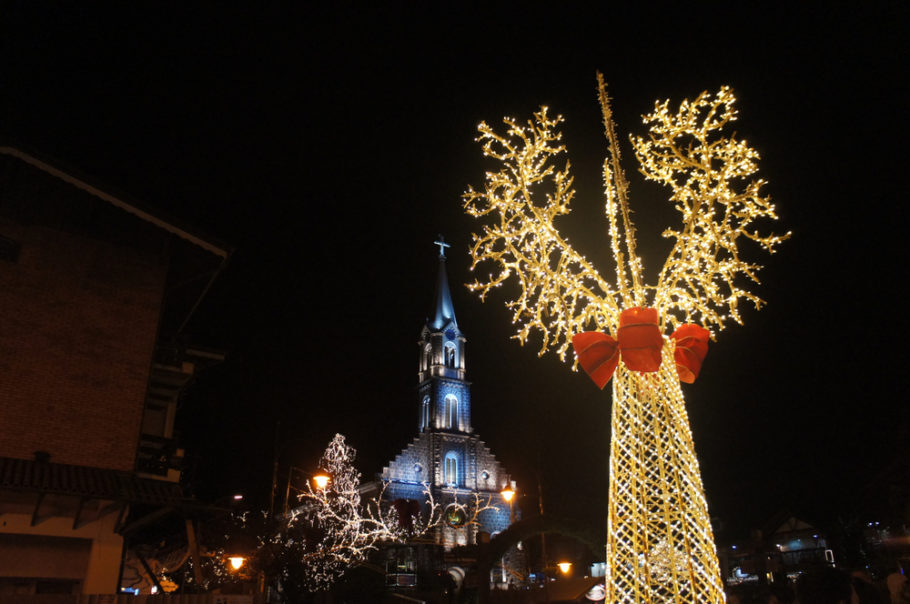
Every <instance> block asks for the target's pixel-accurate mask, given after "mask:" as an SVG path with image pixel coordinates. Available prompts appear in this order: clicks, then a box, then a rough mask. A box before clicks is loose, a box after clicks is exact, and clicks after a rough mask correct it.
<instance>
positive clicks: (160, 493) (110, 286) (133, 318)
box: [0, 145, 229, 600]
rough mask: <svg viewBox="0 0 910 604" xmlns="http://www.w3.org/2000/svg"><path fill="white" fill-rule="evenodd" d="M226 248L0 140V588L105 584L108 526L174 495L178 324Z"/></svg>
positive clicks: (117, 536)
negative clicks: (4, 144) (1, 143)
mask: <svg viewBox="0 0 910 604" xmlns="http://www.w3.org/2000/svg"><path fill="white" fill-rule="evenodd" d="M228 255H229V252H228V250H227V249H226V248H224V247H223V246H220V245H218V244H215V243H213V242H211V241H210V240H208V239H204V238H201V237H199V236H197V235H194V234H192V233H190V232H189V231H187V230H186V229H183V228H181V227H179V226H176V225H175V224H174V223H173V222H170V221H166V220H163V219H161V218H160V217H158V216H156V215H154V214H152V213H150V212H148V211H146V210H144V209H142V208H141V207H140V206H139V205H137V204H135V203H134V202H130V201H125V200H124V198H123V197H122V196H115V195H113V194H111V193H110V192H108V191H107V190H104V189H101V188H99V187H97V186H94V185H92V184H90V183H89V182H88V181H87V180H86V179H84V178H82V177H80V176H77V175H76V174H75V173H74V172H73V171H72V170H67V169H62V168H61V167H59V165H56V164H54V163H51V162H48V161H45V160H42V159H40V158H38V157H36V156H35V155H33V154H29V153H26V152H23V151H22V150H20V149H18V148H14V147H10V146H2V145H0V375H2V376H3V377H2V379H0V427H2V428H0V600H3V599H4V596H5V595H9V594H17V595H29V594H42V593H60V594H62V593H68V594H80V593H82V594H92V593H99V594H113V593H116V592H117V591H118V589H119V587H120V585H119V579H120V574H121V563H122V560H123V551H124V539H125V538H129V535H130V534H131V531H132V530H134V529H135V528H136V527H140V526H143V525H147V524H149V523H150V522H151V521H152V519H155V518H160V517H161V515H162V513H164V511H167V510H174V509H176V507H179V506H180V505H181V501H182V500H183V494H182V492H181V489H180V486H179V485H178V482H177V481H178V480H179V477H180V472H179V468H180V462H181V457H182V451H181V449H179V448H178V446H177V441H176V439H175V435H174V418H175V414H176V408H177V398H178V396H179V394H180V391H181V389H182V388H183V387H184V385H185V384H187V382H188V381H189V380H191V379H192V377H193V375H194V374H195V373H196V372H197V371H198V370H199V369H200V368H202V367H205V366H206V365H207V364H210V363H215V362H218V361H219V360H220V359H221V358H222V357H221V355H220V354H218V353H216V352H212V351H207V350H204V349H202V348H198V347H193V346H192V345H190V343H188V342H187V341H186V340H185V338H184V336H183V332H184V327H185V326H186V324H187V321H188V320H189V318H190V316H191V315H192V314H193V312H194V311H195V309H196V308H197V306H198V304H199V302H200V301H201V300H202V297H203V296H204V294H205V292H206V291H207V290H208V287H209V285H210V284H211V283H212V281H213V280H214V279H215V277H216V276H217V275H218V273H219V272H220V271H221V269H222V268H223V266H224V264H225V262H226V260H227V258H228Z"/></svg>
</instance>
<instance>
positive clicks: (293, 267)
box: [0, 2, 910, 530]
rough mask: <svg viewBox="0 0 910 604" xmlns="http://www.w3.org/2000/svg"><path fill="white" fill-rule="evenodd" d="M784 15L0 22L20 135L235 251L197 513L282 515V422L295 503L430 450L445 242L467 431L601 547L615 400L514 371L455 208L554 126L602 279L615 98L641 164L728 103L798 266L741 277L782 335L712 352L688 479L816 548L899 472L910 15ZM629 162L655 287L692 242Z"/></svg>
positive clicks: (216, 16)
mask: <svg viewBox="0 0 910 604" xmlns="http://www.w3.org/2000/svg"><path fill="white" fill-rule="evenodd" d="M610 4H613V3H610ZM678 4H679V5H683V4H689V3H678ZM784 4H785V3H781V4H780V5H778V6H779V8H776V9H775V8H769V7H768V6H767V5H758V4H756V5H755V7H756V8H755V9H754V10H753V11H746V10H743V9H735V10H734V9H730V8H728V7H727V6H728V5H721V4H715V3H699V4H698V6H700V7H702V8H701V9H700V10H694V11H693V10H691V9H688V8H687V9H679V10H676V11H673V12H666V13H664V12H658V10H657V8H654V7H651V8H647V9H641V10H632V9H624V10H619V9H612V10H604V11H602V12H586V11H581V10H568V11H567V10H565V9H563V8H560V7H558V5H557V4H553V5H550V6H549V7H547V8H541V9H532V8H530V7H527V6H526V7H520V6H517V5H516V6H515V7H513V8H512V9H511V10H506V9H502V10H491V9H488V8H486V7H481V5H478V7H477V8H473V9H471V8H468V7H466V6H456V5H454V4H453V5H449V6H440V5H433V6H430V4H429V3H427V4H426V5H425V4H421V3H388V4H386V5H385V6H382V7H381V8H376V7H370V8H365V7H364V6H357V5H353V4H341V5H340V6H336V7H335V8H332V9H328V8H325V7H322V8H314V7H312V6H307V7H306V8H305V9H301V10H300V11H297V12H284V11H279V10H277V9H274V10H273V9H264V8H258V7H257V8H251V9H249V10H247V11H239V10H231V11H230V12H225V10H224V9H223V8H222V7H219V6H217V5H216V4H214V3H213V4H211V5H209V6H201V7H199V8H187V7H185V6H182V5H179V4H178V3H173V4H168V5H166V6H164V7H162V6H156V7H155V8H149V9H148V10H143V9H139V8H136V7H135V6H133V5H132V4H131V5H130V6H128V7H122V8H119V9H115V10H113V9H112V10H108V11H106V12H103V13H102V12H101V11H100V10H96V9H91V8H85V7H84V6H81V5H80V4H76V3H60V5H52V4H46V3H40V2H38V3H35V2H21V3H20V2H4V3H3V4H2V15H0V135H2V136H4V137H5V138H7V139H8V140H12V141H15V143H17V144H19V145H21V146H22V147H23V148H25V149H28V150H32V151H35V152H38V153H41V154H43V155H45V156H48V157H51V158H55V159H57V160H59V161H60V162H62V163H64V164H66V165H70V166H73V167H75V168H77V169H78V170H79V171H81V172H82V173H84V174H87V175H90V176H91V177H92V179H93V180H94V181H95V182H98V183H101V184H104V185H106V186H109V187H110V188H112V189H113V190H115V191H123V192H125V193H127V194H128V195H129V196H130V197H133V198H136V199H139V200H142V201H143V202H144V203H145V204H147V205H149V206H151V207H154V208H159V209H160V211H161V213H162V214H163V215H165V216H173V217H175V218H176V219H178V220H179V221H181V222H182V223H184V224H189V225H192V226H193V227H194V228H195V229H196V230H198V231H199V232H202V233H207V234H209V235H211V236H212V237H213V238H215V239H217V240H219V241H223V242H225V243H226V244H227V245H229V246H231V247H233V248H234V250H235V252H234V254H233V256H232V258H231V260H230V264H229V265H228V268H227V270H226V272H225V273H224V274H223V275H222V276H221V277H220V278H219V280H218V281H217V283H216V285H215V287H214V288H213V290H212V291H211V293H210V295H209V296H208V297H207V298H206V300H205V303H204V304H203V305H202V307H201V308H200V309H199V311H198V312H197V314H196V316H195V318H194V320H193V322H192V323H191V324H190V326H189V328H188V334H189V335H191V336H192V339H193V341H195V342H197V343H199V344H205V345H210V346H215V347H221V348H223V349H224V350H226V351H227V354H228V357H227V360H226V361H225V362H224V363H223V364H221V365H220V366H218V367H215V368H212V369H209V370H208V371H206V372H205V373H203V374H201V375H199V377H198V379H197V380H196V382H195V383H194V384H193V386H192V388H191V389H190V390H189V392H188V393H187V395H186V396H185V398H184V399H183V401H182V404H181V408H180V417H179V419H178V423H179V429H180V434H181V443H182V445H183V446H184V447H185V448H186V449H187V455H188V459H187V461H188V466H187V469H186V474H185V476H186V478H187V480H188V482H189V484H190V488H191V491H192V492H193V493H195V494H196V495H197V496H198V497H200V498H202V499H205V500H214V499H216V498H219V497H223V496H225V495H228V494H230V493H232V492H234V491H238V490H240V491H244V492H246V493H247V496H248V500H251V501H253V502H267V500H268V492H269V484H270V481H271V465H272V459H273V442H274V437H275V432H276V422H278V421H280V426H279V439H280V441H281V442H282V443H283V445H282V447H281V466H282V468H283V469H282V474H284V472H286V469H285V468H286V467H287V465H288V464H292V463H293V464H295V465H299V466H302V467H307V466H312V465H313V464H315V463H316V460H317V459H318V457H319V454H320V453H321V451H322V449H323V448H324V447H325V445H326V444H327V443H328V441H329V439H330V438H331V437H332V436H333V435H334V433H336V432H341V433H343V434H345V435H346V436H347V438H348V442H349V443H350V444H352V445H353V446H354V447H356V448H357V449H358V451H359V461H358V466H359V467H360V469H361V470H362V471H363V472H364V473H365V474H367V475H371V474H373V473H375V472H378V471H379V470H381V468H382V466H383V465H385V464H387V463H388V461H390V460H391V459H392V458H393V457H394V455H395V454H396V453H397V452H398V451H400V450H401V449H402V448H403V447H405V446H406V445H407V444H408V442H410V440H411V439H412V438H413V436H415V435H416V431H417V399H416V394H415V391H414V387H415V386H416V383H417V381H416V378H417V375H416V370H417V345H416V341H417V338H418V336H419V333H420V329H421V327H422V325H423V322H424V320H425V318H426V317H427V315H428V313H429V312H430V307H431V304H432V300H433V287H434V281H435V274H436V267H437V260H436V248H435V247H434V246H433V245H432V242H433V240H434V239H435V238H436V236H437V234H438V233H442V234H444V235H445V237H446V240H447V241H449V242H450V243H451V244H452V247H451V249H450V250H449V261H448V270H449V277H450V284H451V285H452V289H453V297H454V301H455V311H456V315H457V318H458V323H459V326H460V327H461V328H462V330H463V331H464V332H465V333H466V335H467V337H468V352H467V355H468V356H467V368H468V379H469V380H471V381H472V383H473V386H472V397H473V424H474V427H475V429H476V430H477V432H478V433H479V434H480V436H481V437H482V438H483V439H484V440H485V441H486V443H487V444H488V445H489V446H490V447H491V449H492V450H493V452H494V453H495V454H496V455H497V457H498V458H499V460H500V461H502V462H503V463H504V465H505V466H506V468H507V469H508V470H509V471H510V472H512V474H513V476H514V477H515V478H516V479H517V480H518V485H519V489H520V490H521V491H522V492H524V493H526V494H527V497H526V498H525V499H524V500H522V503H521V505H523V506H526V507H527V509H528V510H529V511H531V510H532V509H533V508H534V507H535V506H536V503H537V500H536V493H537V480H538V478H537V477H538V475H539V476H540V481H541V485H542V489H543V493H544V505H545V507H546V509H547V510H548V511H552V512H554V513H559V514H567V515H572V516H575V517H578V518H581V519H583V520H586V521H589V522H591V523H592V525H596V526H601V525H603V524H604V523H605V521H604V515H605V510H606V491H607V457H608V442H609V411H610V397H609V394H608V392H600V391H598V390H597V388H596V387H595V386H594V385H593V384H592V383H591V382H590V380H589V379H588V378H587V377H586V376H585V375H584V374H581V373H573V372H571V371H570V370H569V366H568V365H566V364H563V363H561V362H560V361H559V360H558V359H557V358H556V357H555V356H553V355H551V354H548V355H546V356H544V357H542V358H538V357H537V355H536V348H534V347H531V346H528V347H524V348H522V347H520V346H519V344H518V343H517V341H515V340H510V339H509V337H510V335H511V334H512V333H513V331H514V330H513V328H512V326H511V325H510V319H509V315H508V313H507V311H506V309H505V307H504V304H503V303H504V301H505V300H506V297H505V296H504V295H499V296H493V297H492V299H490V300H489V301H488V302H487V303H486V304H481V303H480V301H479V300H478V299H477V298H476V297H475V296H474V295H473V294H471V293H470V292H468V291H467V289H466V288H464V287H462V285H461V284H463V283H465V282H467V281H469V280H470V279H471V278H470V275H469V272H468V265H469V257H468V254H467V249H468V244H469V241H470V236H471V232H472V231H474V230H475V229H478V228H479V224H477V223H476V222H475V221H474V220H473V219H471V218H469V217H467V216H465V215H464V214H463V212H462V209H461V203H460V194H461V192H462V191H463V190H464V189H465V188H466V186H467V185H468V184H473V185H474V186H481V185H482V183H483V171H484V170H485V169H491V168H495V167H496V166H495V164H492V163H485V162H484V160H483V158H482V156H481V153H480V150H479V146H478V145H477V144H476V143H474V142H473V139H474V136H475V132H476V130H475V128H476V125H477V123H478V122H480V121H481V120H486V121H488V122H490V123H498V122H499V120H500V118H501V117H502V116H503V115H507V114H508V115H512V116H515V117H519V118H526V117H530V114H531V112H532V111H534V110H536V109H537V108H538V106H539V105H541V104H546V105H548V106H549V107H550V108H551V110H552V111H553V112H554V113H560V114H562V115H564V116H565V118H566V123H565V127H564V133H565V142H566V144H567V146H568V151H569V157H570V158H571V161H572V164H573V166H574V174H575V182H576V189H577V196H576V200H575V201H574V203H573V208H574V211H573V213H572V214H571V215H570V216H569V217H567V218H566V219H565V220H564V221H563V223H562V224H561V225H560V228H561V229H562V231H563V232H564V233H566V234H567V235H568V236H569V238H570V239H571V240H572V242H573V243H574V244H575V245H576V246H577V248H579V249H580V250H581V251H582V252H583V253H585V255H586V256H587V257H588V258H589V259H591V260H592V261H593V262H594V263H595V264H596V265H597V266H599V267H600V269H601V272H602V274H604V275H605V276H608V277H610V278H612V258H611V256H610V253H609V245H608V240H607V238H606V228H607V225H606V221H605V219H604V218H603V198H602V181H601V175H600V166H601V162H602V159H603V156H604V152H605V142H604V139H603V135H602V128H601V122H600V114H599V107H598V105H597V102H596V98H595V72H596V70H601V71H602V72H603V73H604V75H605V78H606V80H607V82H608V83H609V86H610V92H611V95H612V96H613V98H614V111H615V117H616V121H617V126H618V131H619V132H620V133H628V132H635V133H643V132H644V128H643V127H642V126H641V120H640V115H641V114H643V113H645V112H647V111H649V110H650V109H651V108H652V107H653V102H654V100H656V99H663V98H670V99H672V100H673V102H674V103H678V102H679V101H680V100H681V99H683V98H692V97H694V96H696V95H697V94H698V93H699V92H701V91H702V90H710V91H716V90H717V89H718V88H719V87H720V86H721V85H723V84H728V85H730V86H732V87H733V88H734V91H735V92H736V94H737V96H738V98H739V111H740V120H739V121H738V122H737V124H736V131H737V133H738V134H739V135H740V136H742V137H745V138H746V139H747V140H748V141H749V142H750V144H751V145H752V146H754V147H755V148H757V149H758V150H759V152H760V153H761V154H762V161H761V163H760V175H761V176H762V177H764V178H765V179H767V180H768V181H769V185H768V186H767V187H766V189H765V192H766V193H768V194H770V195H771V196H772V198H773V199H774V200H775V203H776V205H777V208H778V210H779V213H780V216H781V220H780V222H779V223H778V224H777V225H775V227H774V230H777V231H781V232H783V231H787V230H791V231H792V232H793V236H792V239H791V240H790V241H788V242H786V243H784V244H783V245H782V246H781V247H780V251H779V253H778V254H775V255H774V256H772V257H768V256H766V255H764V254H763V253H762V252H760V251H758V250H754V249H753V250H749V251H748V252H747V256H748V258H750V259H752V260H755V261H756V262H759V263H761V264H764V266H765V268H764V269H763V270H762V272H761V274H760V276H761V278H762V285H761V286H760V287H759V288H758V290H757V293H758V294H759V295H760V296H761V297H762V298H764V299H765V300H766V301H767V302H768V305H767V307H766V308H765V309H763V310H762V311H761V312H754V311H752V310H751V309H749V310H747V311H746V312H745V313H744V318H745V323H746V324H745V326H744V327H741V326H735V325H734V326H731V327H730V328H729V329H727V330H725V331H724V332H722V333H721V334H720V335H719V337H718V340H717V342H716V343H715V344H713V345H712V347H711V349H710V351H709V353H708V357H707V360H706V363H705V367H704V369H703V371H702V374H701V376H700V377H699V379H698V381H697V382H696V383H695V384H693V385H688V386H685V394H686V398H687V404H688V409H689V413H690V420H691V425H692V430H693V433H694V437H695V443H696V449H697V451H698V454H699V458H700V462H701V468H702V473H703V477H704V481H705V486H706V490H707V496H708V501H709V505H710V506H711V509H712V513H713V514H714V515H717V516H719V517H721V518H723V519H725V520H726V521H727V522H728V523H729V524H730V526H736V527H742V530H744V529H745V528H747V527H749V526H755V525H758V524H760V523H761V522H763V521H764V520H765V519H766V518H767V517H768V516H769V515H770V514H772V513H774V512H777V511H779V510H781V509H783V508H787V509H790V510H792V511H794V512H795V513H797V515H799V516H801V517H803V518H805V519H806V520H809V521H810V522H816V523H827V522H830V521H831V520H832V519H833V518H834V517H835V516H836V515H838V514H840V515H843V514H847V513H855V505H854V503H853V502H854V501H855V500H856V494H857V493H859V492H861V491H862V489H863V488H864V486H865V485H866V484H867V483H868V482H869V481H870V480H871V479H872V477H874V476H875V475H876V474H878V473H880V472H881V471H882V470H883V469H884V468H886V467H887V466H888V464H890V463H892V462H893V461H894V460H896V459H899V458H900V457H901V456H906V453H907V450H906V447H905V446H904V445H903V444H902V442H903V440H902V439H901V434H907V433H908V432H907V429H908V428H910V414H908V411H907V402H908V397H907V395H906V388H905V380H906V367H907V363H908V356H907V353H906V349H905V348H904V347H903V346H902V340H903V338H905V337H906V334H907V328H908V324H907V319H906V311H905V309H903V302H902V300H903V295H902V294H900V291H901V289H902V284H903V282H904V281H905V279H906V276H907V272H908V271H907V268H906V267H907V252H906V236H905V233H906V231H905V230H904V228H903V220H904V219H902V218H901V216H903V215H904V214H905V212H904V211H903V210H901V208H902V207H903V206H904V205H905V204H906V203H907V200H908V195H907V193H908V191H907V188H908V187H907V184H906V183H907V181H906V175H905V173H906V170H907V166H906V161H907V159H908V154H907V151H906V149H907V146H906V140H907V135H908V132H907V121H906V120H907V109H908V97H907V94H906V89H907V81H906V80H907V77H906V74H907V65H908V52H907V48H908V44H907V41H906V37H907V35H908V33H910V32H908V31H907V30H908V23H910V19H908V17H910V15H908V10H907V8H906V5H903V4H899V3H863V4H861V5H860V4H856V5H839V4H834V3H825V4H818V5H815V6H811V5H809V4H805V5H804V4H800V5H798V6H795V7H787V8H783V7H784ZM787 4H789V3H787ZM624 140H625V139H624ZM623 153H624V157H623V161H624V167H625V170H626V172H627V174H628V175H629V176H630V179H631V181H632V182H631V204H632V207H633V209H634V210H635V215H634V218H635V220H636V225H637V227H638V230H639V239H638V241H639V246H640V249H641V252H642V254H643V256H644V261H645V267H646V276H648V277H649V278H650V280H653V278H654V275H655V273H656V270H657V268H658V267H659V266H660V264H662V262H663V258H664V257H665V254H666V252H667V251H668V250H669V246H668V245H667V241H666V240H663V239H661V238H660V237H659V233H660V231H661V230H662V228H663V227H664V226H665V225H669V224H675V223H676V221H677V220H678V218H677V216H676V215H675V213H674V212H673V210H672V209H671V208H670V204H669V203H668V202H667V201H666V193H665V191H664V190H663V189H661V188H660V187H659V186H657V185H654V184H650V183H645V182H644V181H643V179H642V178H641V177H640V176H639V175H638V174H637V172H636V169H637V166H636V164H635V160H634V157H633V155H632V152H631V147H630V146H629V145H628V144H626V146H625V147H624V148H623ZM504 293H505V292H504ZM851 510H853V511H851ZM737 530H739V529H737Z"/></svg>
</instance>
